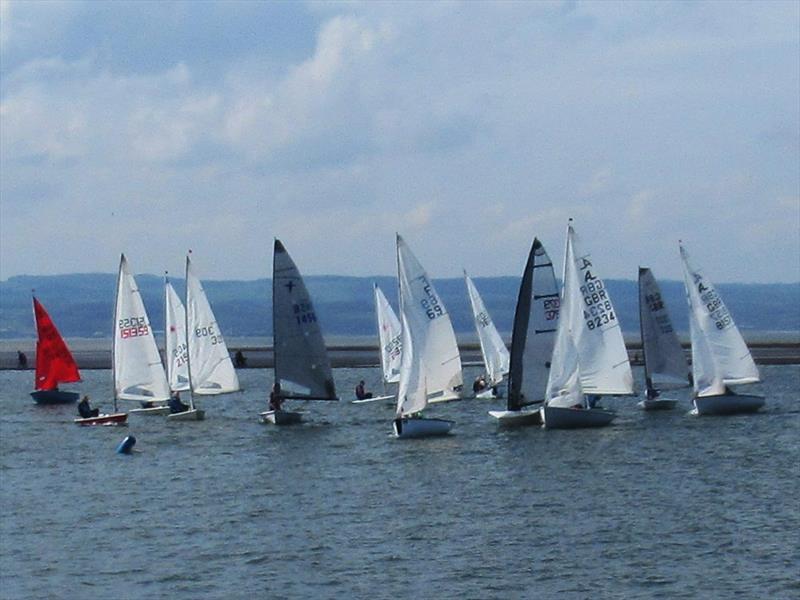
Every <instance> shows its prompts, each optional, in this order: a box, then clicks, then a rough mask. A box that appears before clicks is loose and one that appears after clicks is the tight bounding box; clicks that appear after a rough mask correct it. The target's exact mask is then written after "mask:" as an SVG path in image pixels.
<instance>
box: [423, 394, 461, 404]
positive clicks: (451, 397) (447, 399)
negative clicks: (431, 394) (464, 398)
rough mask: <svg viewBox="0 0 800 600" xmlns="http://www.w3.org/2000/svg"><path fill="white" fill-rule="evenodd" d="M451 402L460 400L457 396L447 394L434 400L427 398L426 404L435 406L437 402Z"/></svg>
mask: <svg viewBox="0 0 800 600" xmlns="http://www.w3.org/2000/svg"><path fill="white" fill-rule="evenodd" d="M453 400H461V396H459V395H458V394H447V395H444V396H437V397H436V398H428V404H436V403H438V402H451V401H453Z"/></svg>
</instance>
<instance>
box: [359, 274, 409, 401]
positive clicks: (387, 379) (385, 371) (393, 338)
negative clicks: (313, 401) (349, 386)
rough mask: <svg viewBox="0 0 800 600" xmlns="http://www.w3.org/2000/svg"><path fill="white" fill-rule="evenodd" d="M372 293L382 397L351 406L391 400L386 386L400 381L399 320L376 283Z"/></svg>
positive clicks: (391, 395)
mask: <svg viewBox="0 0 800 600" xmlns="http://www.w3.org/2000/svg"><path fill="white" fill-rule="evenodd" d="M373 291H374V293H375V315H376V317H377V321H378V341H379V343H380V356H381V374H382V376H381V382H382V383H383V395H381V396H376V397H373V398H365V399H363V400H353V401H352V402H353V404H363V403H365V402H376V401H378V400H391V399H393V398H394V395H393V394H388V395H387V394H386V384H388V383H397V382H398V381H400V361H401V358H402V355H403V339H402V335H403V334H402V328H401V327H400V320H399V319H398V318H397V315H395V314H394V311H393V310H392V306H391V304H389V301H388V300H387V299H386V296H384V294H383V292H382V291H381V288H379V287H378V284H377V283H375V284H373Z"/></svg>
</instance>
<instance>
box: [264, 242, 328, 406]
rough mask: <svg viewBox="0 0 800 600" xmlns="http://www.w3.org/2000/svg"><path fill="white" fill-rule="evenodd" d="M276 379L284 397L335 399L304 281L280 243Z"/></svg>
mask: <svg viewBox="0 0 800 600" xmlns="http://www.w3.org/2000/svg"><path fill="white" fill-rule="evenodd" d="M272 328H273V336H274V348H275V380H276V381H279V382H280V384H281V389H282V392H283V396H284V397H285V398H296V399H301V400H338V398H337V397H336V387H335V386H334V383H333V374H332V373H331V364H330V360H329V359H328V351H327V349H326V348H325V340H324V339H323V337H322V331H321V329H320V326H319V322H318V320H317V314H316V312H315V311H314V305H313V303H312V302H311V297H310V296H309V294H308V290H307V289H306V286H305V283H303V278H302V277H301V276H300V272H299V271H298V270H297V266H296V265H295V264H294V261H292V258H291V257H290V256H289V253H288V252H286V249H285V248H284V247H283V244H282V243H281V242H280V240H275V252H274V257H273V263H272Z"/></svg>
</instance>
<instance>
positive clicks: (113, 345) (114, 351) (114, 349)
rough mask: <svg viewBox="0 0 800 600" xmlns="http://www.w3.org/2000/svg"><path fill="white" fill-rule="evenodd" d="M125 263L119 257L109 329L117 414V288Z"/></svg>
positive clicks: (122, 257) (122, 258)
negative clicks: (115, 291)
mask: <svg viewBox="0 0 800 600" xmlns="http://www.w3.org/2000/svg"><path fill="white" fill-rule="evenodd" d="M124 263H125V253H124V252H123V253H122V254H120V256H119V270H118V271H117V293H116V294H114V317H113V319H114V320H113V326H112V328H111V331H112V333H113V334H114V339H113V341H112V342H111V387H112V388H113V389H114V412H117V327H119V323H118V320H119V315H118V314H117V310H119V286H120V283H121V280H122V265H123V264H124Z"/></svg>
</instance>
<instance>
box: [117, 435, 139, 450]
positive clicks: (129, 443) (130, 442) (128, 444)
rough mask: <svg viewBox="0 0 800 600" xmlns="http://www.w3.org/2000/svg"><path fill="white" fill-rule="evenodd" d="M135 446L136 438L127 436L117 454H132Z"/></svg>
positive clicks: (118, 447)
mask: <svg viewBox="0 0 800 600" xmlns="http://www.w3.org/2000/svg"><path fill="white" fill-rule="evenodd" d="M134 444H136V438H135V437H133V436H132V435H129V436H127V437H126V438H125V439H124V440H122V441H121V442H120V443H119V446H117V454H130V453H131V450H133V446H134Z"/></svg>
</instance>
